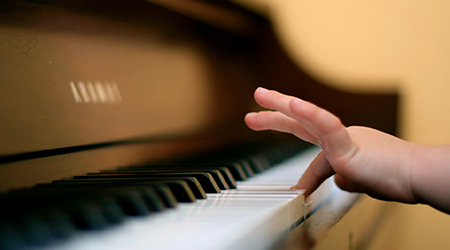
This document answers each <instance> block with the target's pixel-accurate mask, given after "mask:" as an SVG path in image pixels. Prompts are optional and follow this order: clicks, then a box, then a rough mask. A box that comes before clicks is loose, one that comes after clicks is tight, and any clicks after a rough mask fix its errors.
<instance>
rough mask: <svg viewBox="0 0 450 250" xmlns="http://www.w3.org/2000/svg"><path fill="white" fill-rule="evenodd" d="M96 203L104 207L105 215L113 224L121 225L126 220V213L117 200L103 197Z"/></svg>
mask: <svg viewBox="0 0 450 250" xmlns="http://www.w3.org/2000/svg"><path fill="white" fill-rule="evenodd" d="M96 202H97V203H98V204H99V205H100V206H101V207H102V209H103V215H104V216H105V218H106V220H107V221H108V222H109V223H112V224H119V223H122V222H123V221H124V220H125V213H124V211H123V210H122V208H121V207H120V205H119V204H118V203H117V201H116V200H115V199H112V198H110V197H101V198H99V199H97V200H96Z"/></svg>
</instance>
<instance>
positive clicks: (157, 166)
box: [117, 162, 237, 189]
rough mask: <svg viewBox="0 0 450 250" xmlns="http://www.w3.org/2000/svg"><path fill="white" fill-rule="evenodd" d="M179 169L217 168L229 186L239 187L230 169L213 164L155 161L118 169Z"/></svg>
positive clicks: (202, 169) (203, 169)
mask: <svg viewBox="0 0 450 250" xmlns="http://www.w3.org/2000/svg"><path fill="white" fill-rule="evenodd" d="M128 169H132V170H135V169H136V170H144V169H150V170H159V169H164V170H179V171H205V170H217V171H219V172H220V174H221V175H222V178H223V181H225V182H226V184H227V185H228V188H231V189H235V188H236V187H237V185H236V180H235V179H234V177H233V175H232V174H231V172H230V170H229V169H228V168H226V167H219V166H217V167H211V166H197V165H188V164H183V163H170V162H167V163H153V164H145V165H137V166H128V167H120V168H118V169H117V170H128Z"/></svg>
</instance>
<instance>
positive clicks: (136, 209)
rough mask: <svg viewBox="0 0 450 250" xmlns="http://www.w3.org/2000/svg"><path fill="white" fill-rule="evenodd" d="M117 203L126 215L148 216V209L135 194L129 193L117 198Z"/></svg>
mask: <svg viewBox="0 0 450 250" xmlns="http://www.w3.org/2000/svg"><path fill="white" fill-rule="evenodd" d="M118 202H119V204H120V207H121V208H122V209H123V210H124V212H125V214H127V215H132V216H142V215H148V214H150V210H149V207H148V206H147V204H146V202H145V201H144V199H143V198H142V195H141V194H139V193H137V192H130V193H127V194H123V195H121V196H119V197H118Z"/></svg>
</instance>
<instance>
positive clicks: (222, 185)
mask: <svg viewBox="0 0 450 250" xmlns="http://www.w3.org/2000/svg"><path fill="white" fill-rule="evenodd" d="M117 171H119V172H123V173H126V174H151V173H173V174H175V173H180V174H184V173H208V174H210V175H211V176H212V177H213V178H214V181H215V182H216V184H217V187H218V188H219V189H220V190H227V189H230V187H229V186H228V183H227V182H226V181H225V179H224V178H223V176H222V174H221V173H220V171H219V170H216V169H209V170H202V171H200V170H188V169H183V170H181V171H180V170H174V169H164V168H160V169H149V168H145V169H137V168H133V169H126V168H125V169H124V168H123V169H118V170H103V171H100V173H106V174H107V173H112V172H117Z"/></svg>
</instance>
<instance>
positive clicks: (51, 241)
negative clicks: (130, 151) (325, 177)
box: [0, 147, 320, 250]
mask: <svg viewBox="0 0 450 250" xmlns="http://www.w3.org/2000/svg"><path fill="white" fill-rule="evenodd" d="M319 151H320V149H318V148H315V147H314V148H309V149H306V150H303V151H301V152H300V153H297V154H295V155H294V156H293V157H290V158H289V159H287V160H284V161H282V162H281V163H277V164H276V165H274V166H273V167H271V168H270V169H267V170H266V171H264V172H262V170H263V169H258V167H254V166H252V167H249V166H247V167H243V168H241V169H239V168H236V169H233V167H231V166H230V167H229V168H220V169H221V170H220V171H219V170H217V169H218V168H219V167H218V166H219V165H218V164H216V165H218V166H217V167H216V168H215V169H216V170H215V171H211V170H208V171H206V169H207V167H206V166H205V165H206V164H205V165H203V164H198V165H196V166H197V168H194V167H192V166H191V169H192V170H190V171H188V173H187V174H184V173H180V171H178V170H177V168H176V167H169V164H167V165H165V164H162V165H164V166H162V167H161V165H153V167H145V166H134V167H127V168H119V169H118V170H117V171H103V172H101V173H93V174H90V175H86V176H79V177H74V178H73V179H70V180H61V181H55V182H54V183H53V184H42V185H37V186H36V187H35V188H33V190H34V191H33V192H31V194H29V192H30V191H29V190H19V191H15V192H16V194H15V196H14V195H12V197H9V198H8V197H7V198H5V197H0V204H2V206H1V208H0V209H1V210H2V214H1V215H0V216H1V217H0V218H2V223H1V224H0V240H1V245H0V249H1V250H4V249H35V250H44V249H45V250H50V249H52V250H53V249H55V250H56V249H58V250H60V249H67V250H72V249H73V250H75V249H80V250H81V249H83V250H87V249H266V248H268V247H270V246H271V244H272V243H273V242H274V241H276V240H277V239H278V238H279V237H280V236H282V235H283V234H284V233H285V232H287V231H289V230H291V229H292V228H293V227H295V226H296V225H297V224H298V223H300V222H301V221H302V219H303V217H304V215H305V214H304V208H303V204H304V203H305V201H304V197H303V195H302V193H303V192H302V191H301V190H290V189H289V188H290V187H291V186H292V185H294V184H295V183H296V182H297V181H298V178H299V177H300V176H301V174H302V172H303V171H304V170H305V169H306V167H307V166H308V165H309V163H310V162H311V161H312V159H314V157H315V156H316V155H317V154H318V152H319ZM249 161H250V160H249ZM187 165H189V164H187ZM212 165H215V164H212ZM222 165H223V164H222ZM244 165H245V164H244ZM250 165H251V164H250ZM261 165H262V167H261ZM261 165H260V168H267V166H266V167H265V166H264V165H267V164H261ZM158 166H160V167H161V168H165V171H162V173H161V172H155V169H158V168H159V167H158ZM246 168H247V169H246ZM202 169H204V171H203V170H202ZM255 172H262V173H258V174H257V175H255ZM217 173H223V175H220V174H219V175H217ZM243 173H245V174H243ZM193 175H194V176H196V177H197V178H191V176H193ZM253 175H255V176H253ZM162 179H164V181H162ZM208 179H209V180H212V181H211V182H212V184H211V182H209V181H208ZM236 179H238V180H236ZM180 180H183V181H180ZM215 180H218V182H219V183H220V182H222V184H217V182H216V183H215ZM208 182H209V184H208ZM199 186H200V188H199ZM94 187H95V188H94ZM196 188H197V189H196ZM52 190H57V191H52ZM12 193H14V192H12ZM4 196H7V195H4ZM61 196H66V197H61ZM36 197H39V198H36ZM55 197H56V198H55ZM68 197H71V198H73V199H75V200H77V201H78V202H74V203H72V202H73V201H71V200H72V199H68ZM19 198H29V199H32V200H33V199H37V201H34V202H31V203H29V202H24V201H21V200H20V199H19ZM50 198H51V199H52V201H50V202H49V199H50ZM55 199H56V200H60V201H61V203H62V205H61V204H59V203H57V202H55ZM92 201H94V202H92ZM45 202H49V203H50V205H45V206H43V205H42V204H41V203H45ZM7 203H9V204H7ZM11 203H17V204H15V205H11ZM30 204H31V205H33V204H34V205H36V207H39V208H40V210H39V211H40V212H39V214H35V213H34V212H32V211H34V210H33V209H29V208H26V207H21V206H30ZM14 206H16V207H17V209H18V211H13V210H12V209H14ZM61 206H62V207H63V208H64V209H61V208H60V207H61ZM8 209H10V210H8ZM24 211H25V212H24ZM61 211H64V212H61ZM8 213H12V214H13V215H14V214H20V215H21V216H23V217H25V219H19V220H17V218H10V217H9V215H8ZM13 215H12V216H13ZM73 217H76V219H75V220H74V219H73ZM55 221H56V222H55ZM8 222H9V223H8ZM16 224H18V226H16Z"/></svg>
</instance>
